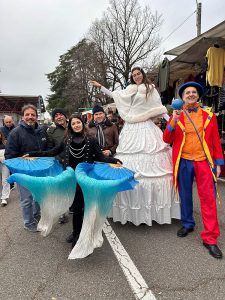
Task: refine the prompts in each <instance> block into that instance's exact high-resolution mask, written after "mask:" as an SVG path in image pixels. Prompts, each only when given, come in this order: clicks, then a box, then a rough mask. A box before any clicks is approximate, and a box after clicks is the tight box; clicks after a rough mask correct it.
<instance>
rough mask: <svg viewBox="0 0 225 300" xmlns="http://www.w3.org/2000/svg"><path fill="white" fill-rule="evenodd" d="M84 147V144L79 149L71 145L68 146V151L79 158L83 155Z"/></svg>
mask: <svg viewBox="0 0 225 300" xmlns="http://www.w3.org/2000/svg"><path fill="white" fill-rule="evenodd" d="M85 147H86V144H85V145H84V146H83V147H82V148H80V149H75V148H73V147H72V146H71V145H70V146H69V152H70V154H71V155H72V156H73V157H75V158H81V157H83V156H84V149H85ZM74 151H76V153H74Z"/></svg>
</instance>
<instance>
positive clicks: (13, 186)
mask: <svg viewBox="0 0 225 300" xmlns="http://www.w3.org/2000/svg"><path fill="white" fill-rule="evenodd" d="M14 189H15V184H14V183H11V184H10V191H12V190H14Z"/></svg>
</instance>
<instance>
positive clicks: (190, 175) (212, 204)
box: [178, 159, 220, 244]
mask: <svg viewBox="0 0 225 300" xmlns="http://www.w3.org/2000/svg"><path fill="white" fill-rule="evenodd" d="M194 177H195V179H196V185H197V190H198V196H199V199H200V205H201V214H202V222H203V225H204V230H203V231H202V232H201V238H202V240H203V242H204V243H207V244H217V238H218V236H219V235H220V229H219V224H218V218H217V207H216V192H215V184H214V182H213V176H212V172H211V170H210V167H209V165H208V162H207V161H206V160H204V161H191V160H187V159H181V160H180V164H179V171H178V184H179V194H180V199H181V222H182V225H183V227H185V228H193V227H194V226H195V222H194V218H193V199H192V185H193V180H194Z"/></svg>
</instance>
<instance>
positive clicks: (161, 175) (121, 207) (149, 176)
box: [109, 120, 180, 226]
mask: <svg viewBox="0 0 225 300" xmlns="http://www.w3.org/2000/svg"><path fill="white" fill-rule="evenodd" d="M116 157H117V158H119V159H120V160H121V161H122V162H123V166H124V167H127V168H129V169H131V170H132V171H134V172H135V173H136V176H135V178H136V179H137V180H138V181H139V184H138V185H137V186H136V187H135V189H134V190H131V191H126V192H121V193H118V195H117V198H116V200H115V201H114V203H113V208H112V210H111V212H110V215H109V217H112V218H113V221H115V222H116V221H119V222H121V223H122V224H125V223H126V222H127V221H129V222H132V223H133V224H135V225H139V224H141V223H145V224H147V225H149V226H151V225H152V221H153V220H154V221H156V222H157V223H159V224H164V223H169V224H170V223H171V219H172V218H177V219H179V218H180V206H179V203H178V201H177V199H176V196H175V192H174V189H173V179H172V153H171V148H170V146H168V145H167V144H165V143H164V142H163V140H162V131H161V130H160V129H159V128H158V127H157V126H156V125H155V124H154V123H153V122H152V121H151V120H148V121H145V122H139V123H125V125H124V128H123V129H122V131H121V134H120V137H119V146H118V148H117V154H116Z"/></svg>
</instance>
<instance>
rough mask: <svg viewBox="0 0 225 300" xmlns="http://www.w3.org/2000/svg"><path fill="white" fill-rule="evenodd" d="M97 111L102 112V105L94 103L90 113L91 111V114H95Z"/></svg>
mask: <svg viewBox="0 0 225 300" xmlns="http://www.w3.org/2000/svg"><path fill="white" fill-rule="evenodd" d="M98 112H103V113H104V109H103V107H102V106H100V105H98V104H97V105H95V106H94V107H93V109H92V113H93V115H94V114H96V113H98Z"/></svg>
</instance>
